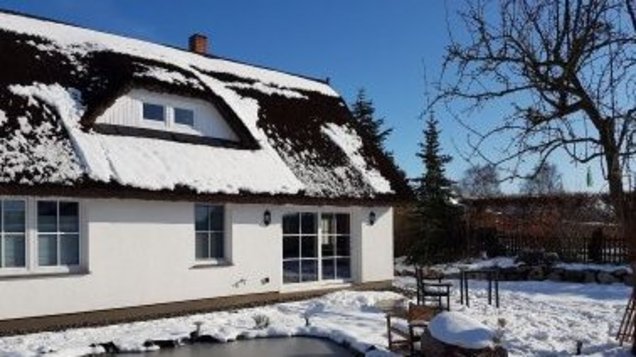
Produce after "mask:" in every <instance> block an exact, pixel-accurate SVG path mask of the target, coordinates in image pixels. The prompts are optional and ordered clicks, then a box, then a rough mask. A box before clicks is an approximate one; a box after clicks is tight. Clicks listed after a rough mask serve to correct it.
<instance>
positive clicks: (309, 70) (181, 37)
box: [0, 0, 602, 191]
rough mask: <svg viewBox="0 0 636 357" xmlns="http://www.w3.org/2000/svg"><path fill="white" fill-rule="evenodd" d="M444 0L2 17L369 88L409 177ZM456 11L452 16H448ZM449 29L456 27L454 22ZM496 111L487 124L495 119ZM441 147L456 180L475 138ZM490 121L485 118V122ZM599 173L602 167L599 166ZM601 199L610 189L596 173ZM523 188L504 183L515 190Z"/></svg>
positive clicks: (565, 167)
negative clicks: (197, 40)
mask: <svg viewBox="0 0 636 357" xmlns="http://www.w3.org/2000/svg"><path fill="white" fill-rule="evenodd" d="M449 4H454V2H452V1H450V2H445V1H443V0H437V1H425V0H401V1H387V0H355V1H354V0H349V1H336V0H324V1H317V0H316V1H298V0H268V1H254V0H251V1H247V0H233V1H200V0H179V1H172V0H152V1H150V0H146V1H124V0H99V1H80V0H47V1H28V2H27V1H22V0H0V8H4V9H11V10H17V11H23V12H26V13H30V14H34V15H40V16H44V17H49V18H54V19H58V20H62V21H67V22H71V23H75V24H78V25H82V26H86V27H90V28H94V29H97V30H103V31H109V32H114V33H117V34H122V35H127V36H131V37H136V38H141V39H145V40H149V41H153V42H159V43H165V44H169V45H173V46H180V47H185V46H186V43H187V38H188V36H189V35H190V34H192V33H194V32H201V33H204V34H207V35H208V36H209V37H210V40H211V47H212V52H213V53H215V54H218V55H221V56H224V57H230V58H234V59H238V60H242V61H247V62H250V63H256V64H261V65H265V66H270V67H274V68H278V69H283V70H286V71H290V72H295V73H300V74H305V75H310V76H314V77H320V78H325V77H330V78H331V83H332V85H333V86H334V87H335V88H336V89H337V90H339V91H340V93H342V95H343V96H344V97H345V98H346V99H347V101H349V102H351V100H352V99H353V98H354V97H355V94H356V91H357V89H358V88H360V87H364V88H366V90H367V92H368V95H369V96H370V97H371V98H372V99H373V101H374V103H375V105H376V109H377V112H378V114H379V116H382V117H384V118H385V120H386V123H387V124H388V125H389V126H391V127H393V128H394V130H393V134H392V136H391V137H390V139H389V142H388V147H389V149H390V150H392V151H393V152H394V153H395V156H396V158H397V160H398V163H399V164H400V166H401V167H402V168H403V169H404V170H406V172H407V174H408V175H409V176H417V175H419V174H420V173H421V171H422V168H421V164H420V162H419V160H418V159H417V158H416V157H415V153H416V151H417V150H418V142H419V141H420V140H421V138H422V128H423V121H422V119H420V114H421V112H422V110H423V108H424V106H425V93H426V88H425V80H424V73H425V69H426V73H427V75H428V77H429V79H433V78H436V76H437V75H438V74H439V72H440V69H441V61H442V57H443V54H444V49H445V46H446V45H447V43H448V37H449V36H448V32H447V22H446V18H447V16H446V13H447V9H446V6H451V5H449ZM449 11H453V9H449ZM450 27H451V28H457V27H458V26H457V24H455V23H453V22H451V23H450ZM497 112H498V111H497V108H491V110H489V112H488V113H487V115H488V116H490V117H493V116H495V117H496V113H497ZM437 115H438V119H439V120H440V122H441V129H442V145H443V148H444V150H445V151H446V153H448V154H450V155H452V156H455V160H454V161H453V162H452V163H451V164H450V165H449V167H448V173H449V176H451V178H453V179H459V178H460V177H461V175H462V173H463V171H464V170H465V169H466V168H467V167H468V164H467V163H466V162H464V161H463V160H462V159H461V158H459V156H458V155H457V148H462V147H465V138H466V135H467V132H466V130H465V129H464V128H462V127H461V125H459V123H457V122H456V121H455V120H454V119H452V118H451V117H450V116H449V115H447V113H444V112H443V111H440V112H438V113H437ZM484 115H486V114H484ZM554 161H556V162H558V164H559V167H560V169H561V171H562V173H563V174H564V175H563V176H564V183H565V185H566V188H567V189H568V190H572V191H578V190H584V189H586V187H585V174H586V171H587V166H584V167H583V166H573V165H569V164H568V163H566V162H565V160H564V158H563V157H557V158H556V159H555V160H554ZM594 168H595V167H594ZM594 181H595V185H594V187H593V188H592V189H593V190H599V189H602V186H601V183H602V178H601V176H600V173H599V172H598V171H597V170H594ZM517 186H518V184H517V183H511V184H505V186H504V187H505V189H506V190H507V191H514V190H516V188H517Z"/></svg>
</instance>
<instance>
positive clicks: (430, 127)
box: [410, 116, 459, 265]
mask: <svg viewBox="0 0 636 357" xmlns="http://www.w3.org/2000/svg"><path fill="white" fill-rule="evenodd" d="M438 124H439V123H438V121H437V120H436V119H435V118H434V117H433V116H431V117H430V118H429V119H428V120H427V121H426V129H425V130H424V142H423V143H420V152H419V153H418V154H417V156H418V157H419V158H420V159H422V162H423V164H424V169H425V171H424V173H423V175H422V177H421V178H419V179H418V180H417V189H416V195H417V201H418V203H417V212H418V216H419V219H420V235H419V238H418V240H417V241H416V242H415V244H414V246H413V248H412V250H411V256H410V259H411V261H412V262H413V263H415V264H418V265H425V264H432V263H436V262H438V261H439V260H440V259H442V258H444V257H445V256H446V253H448V252H449V250H451V249H453V248H456V247H453V246H452V243H451V239H450V238H451V236H452V235H453V224H454V223H456V220H457V218H458V216H459V209H458V207H457V205H456V204H455V203H454V199H453V192H452V189H451V184H452V181H451V180H449V179H448V178H447V177H446V170H445V165H446V164H448V163H449V162H450V161H451V159H452V158H451V157H450V156H448V155H444V154H442V152H441V148H440V142H439V134H440V130H439V128H438Z"/></svg>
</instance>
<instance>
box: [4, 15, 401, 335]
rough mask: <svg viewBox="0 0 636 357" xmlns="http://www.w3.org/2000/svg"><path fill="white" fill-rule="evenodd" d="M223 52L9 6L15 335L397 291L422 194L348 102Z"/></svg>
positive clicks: (9, 213)
mask: <svg viewBox="0 0 636 357" xmlns="http://www.w3.org/2000/svg"><path fill="white" fill-rule="evenodd" d="M207 52H208V51H207V39H206V38H205V37H203V36H201V35H194V36H193V37H192V38H191V39H190V49H189V51H188V50H182V49H177V48H172V47H168V46H164V45H159V44H153V43H148V42H144V41H140V40H136V39H131V38H126V37H121V36H116V35H112V34H107V33H101V32H96V31H93V30H89V29H84V28H79V27H76V26H72V25H67V24H62V23H57V22H54V21H50V20H45V19H39V18H32V17H29V16H25V15H21V14H16V13H11V12H0V168H1V170H0V333H13V332H20V331H29V330H35V329H45V328H52V327H59V326H65V325H72V324H84V323H103V322H112V321H121V320H125V319H133V318H142V317H151V316H161V315H165V314H173V313H185V312H192V311H199V310H207V309H213V308H220V307H227V306H233V305H237V304H241V303H256V302H263V301H273V300H278V299H282V298H286V297H291V296H297V294H298V293H299V292H308V291H316V290H324V289H331V288H343V287H358V286H362V287H378V286H385V285H386V283H387V282H390V280H391V279H392V277H393V267H392V255H393V249H392V239H393V218H392V217H393V211H392V208H391V206H392V205H393V204H395V203H396V202H398V201H400V200H402V199H404V198H405V197H407V195H408V193H409V191H408V187H407V186H406V185H405V184H404V181H403V180H402V179H401V176H400V174H399V172H398V170H396V168H395V167H394V165H393V163H392V161H391V160H390V159H388V158H387V157H386V156H385V155H384V154H383V153H382V152H381V150H379V149H378V148H377V147H376V146H375V145H374V144H373V143H372V142H371V140H370V139H369V138H368V137H367V136H366V135H365V133H364V132H362V131H360V130H359V128H358V127H357V125H356V123H354V122H353V120H352V118H351V114H350V112H349V110H348V109H347V107H346V104H345V103H344V101H343V100H342V98H341V97H340V96H339V95H338V94H337V93H336V92H335V91H334V90H333V89H332V88H331V87H330V86H329V84H328V83H326V82H324V81H320V80H315V79H311V78H306V77H302V76H298V75H293V74H288V73H284V72H280V71H275V70H271V69H267V68H263V67H258V66H254V65H248V64H244V63H240V62H237V61H233V60H228V59H224V58H220V57H216V56H213V55H210V54H208V53H207ZM294 294H296V295H294Z"/></svg>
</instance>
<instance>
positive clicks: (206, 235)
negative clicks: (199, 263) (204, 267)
mask: <svg viewBox="0 0 636 357" xmlns="http://www.w3.org/2000/svg"><path fill="white" fill-rule="evenodd" d="M194 211H195V212H194V214H195V220H196V222H195V232H196V237H195V257H196V259H197V260H205V259H207V260H210V259H223V258H224V257H225V242H224V241H225V234H224V219H225V214H224V209H223V206H218V205H208V204H196V205H195V208H194Z"/></svg>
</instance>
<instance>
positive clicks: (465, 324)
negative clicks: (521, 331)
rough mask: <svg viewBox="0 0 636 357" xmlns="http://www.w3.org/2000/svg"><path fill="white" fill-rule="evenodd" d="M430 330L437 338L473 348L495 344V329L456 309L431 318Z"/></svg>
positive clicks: (450, 343) (477, 348) (451, 343)
mask: <svg viewBox="0 0 636 357" xmlns="http://www.w3.org/2000/svg"><path fill="white" fill-rule="evenodd" d="M428 330H429V332H430V333H431V336H433V337H434V338H435V339H437V340H439V341H442V342H444V343H446V344H449V345H453V346H459V347H462V348H467V349H471V350H480V349H483V348H488V347H492V346H493V339H494V338H495V331H494V330H492V329H491V328H489V327H488V326H486V325H484V324H482V323H481V322H479V321H475V320H473V319H472V318H470V317H468V316H466V315H464V314H462V313H459V312H455V311H444V312H442V313H440V314H438V315H437V316H435V317H434V318H433V320H431V322H430V323H429V325H428Z"/></svg>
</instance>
